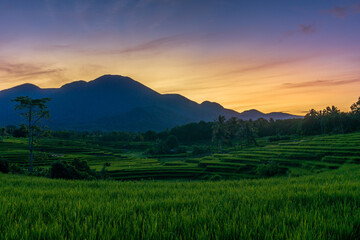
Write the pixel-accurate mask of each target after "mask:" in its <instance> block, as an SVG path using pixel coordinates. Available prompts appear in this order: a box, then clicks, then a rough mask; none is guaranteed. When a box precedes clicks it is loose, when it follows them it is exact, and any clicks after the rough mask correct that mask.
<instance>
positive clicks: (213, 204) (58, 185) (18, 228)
mask: <svg viewBox="0 0 360 240" xmlns="http://www.w3.org/2000/svg"><path fill="white" fill-rule="evenodd" d="M359 229H360V166H358V165H343V166H342V167H341V168H339V169H337V170H333V171H327V172H323V173H320V174H317V175H311V176H302V177H277V178H270V179H257V180H237V181H215V182H209V181H195V182H194V181H192V182H189V181H136V182H132V181H127V182H114V181H93V182H92V181H90V182H85V181H66V180H51V179H46V178H37V177H28V176H20V175H10V174H7V175H4V174H0V234H1V235H0V236H1V237H0V238H1V239H359V238H360V230H359Z"/></svg>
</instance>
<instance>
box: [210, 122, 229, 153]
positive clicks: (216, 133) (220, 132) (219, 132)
mask: <svg viewBox="0 0 360 240" xmlns="http://www.w3.org/2000/svg"><path fill="white" fill-rule="evenodd" d="M227 138H228V132H227V129H226V127H225V117H224V116H221V115H219V117H218V119H217V120H216V121H215V122H214V125H213V137H212V140H213V142H217V143H218V145H219V149H220V151H221V152H222V150H223V148H222V147H223V142H224V141H226V140H227Z"/></svg>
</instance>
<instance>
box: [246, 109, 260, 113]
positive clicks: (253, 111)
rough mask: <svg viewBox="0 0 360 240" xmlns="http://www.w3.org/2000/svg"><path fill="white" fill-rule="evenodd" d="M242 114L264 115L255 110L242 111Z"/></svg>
mask: <svg viewBox="0 0 360 240" xmlns="http://www.w3.org/2000/svg"><path fill="white" fill-rule="evenodd" d="M242 113H251V114H264V113H262V112H260V111H259V110H256V109H250V110H246V111H243V112H242Z"/></svg>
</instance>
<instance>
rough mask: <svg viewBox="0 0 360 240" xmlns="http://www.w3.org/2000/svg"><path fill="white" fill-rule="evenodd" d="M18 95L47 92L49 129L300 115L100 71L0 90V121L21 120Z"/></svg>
mask: <svg viewBox="0 0 360 240" xmlns="http://www.w3.org/2000/svg"><path fill="white" fill-rule="evenodd" d="M18 96H29V97H32V98H43V97H49V98H51V99H52V100H51V102H50V103H49V109H50V112H51V122H50V123H49V126H50V127H51V128H53V129H68V130H109V131H110V130H119V131H120V130H121V131H146V130H149V129H152V130H164V129H165V128H171V127H174V126H176V125H180V124H186V123H189V122H198V121H201V120H203V121H213V120H215V119H216V118H217V117H218V115H224V116H225V117H226V118H230V117H238V118H242V119H245V120H247V119H254V120H255V119H257V118H260V117H262V118H266V119H269V118H274V119H287V118H296V117H298V116H294V115H290V114H286V113H270V114H264V113H261V112H259V111H257V110H255V109H252V110H248V111H245V112H243V113H238V112H236V111H234V110H231V109H226V108H224V107H223V106H221V105H220V104H218V103H215V102H210V101H204V102H202V103H201V104H198V103H196V102H194V101H192V100H190V99H188V98H186V97H184V96H182V95H179V94H160V93H158V92H156V91H154V90H152V89H151V88H149V87H147V86H145V85H143V84H141V83H140V82H137V81H135V80H133V79H131V78H129V77H124V76H119V75H104V76H101V77H99V78H97V79H95V80H92V81H89V82H86V81H75V82H72V83H68V84H65V85H63V86H62V87H60V88H52V89H42V88H39V87H37V86H36V85H33V84H23V85H20V86H16V87H13V88H10V89H7V90H3V91H0V126H1V125H8V124H18V123H20V122H21V119H20V117H19V113H17V112H15V111H14V103H13V102H11V99H14V98H15V97H18Z"/></svg>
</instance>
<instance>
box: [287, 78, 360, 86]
mask: <svg viewBox="0 0 360 240" xmlns="http://www.w3.org/2000/svg"><path fill="white" fill-rule="evenodd" d="M353 83H360V78H358V79H349V80H316V81H308V82H300V83H284V84H283V85H282V87H283V88H307V87H331V86H340V85H346V84H353Z"/></svg>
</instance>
